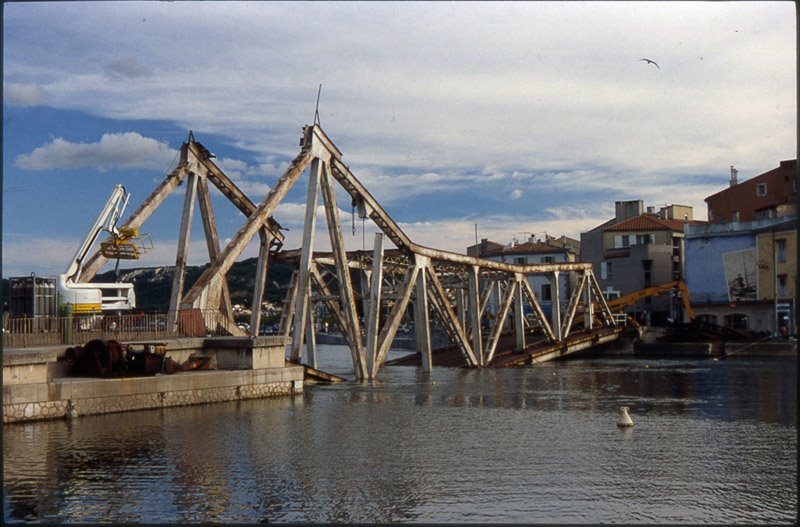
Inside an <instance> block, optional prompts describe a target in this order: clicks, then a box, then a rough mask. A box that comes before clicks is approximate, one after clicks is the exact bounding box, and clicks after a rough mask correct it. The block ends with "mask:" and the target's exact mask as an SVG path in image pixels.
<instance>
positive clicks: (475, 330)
mask: <svg viewBox="0 0 800 527" xmlns="http://www.w3.org/2000/svg"><path fill="white" fill-rule="evenodd" d="M468 271H469V274H468V277H467V297H468V298H467V306H468V312H469V320H470V323H469V326H470V329H471V336H472V351H473V353H475V357H476V358H477V359H478V361H479V365H480V366H484V365H485V363H486V361H485V357H484V356H483V336H482V335H481V313H482V309H481V305H480V304H481V300H480V290H479V283H478V273H479V272H480V269H479V268H478V267H477V266H474V265H473V266H470V268H469V270H468ZM487 298H488V295H487ZM484 307H485V306H484Z"/></svg>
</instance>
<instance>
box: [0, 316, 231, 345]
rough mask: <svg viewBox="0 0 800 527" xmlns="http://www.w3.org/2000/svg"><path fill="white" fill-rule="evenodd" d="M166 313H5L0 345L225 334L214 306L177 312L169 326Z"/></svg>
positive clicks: (221, 319) (222, 320) (59, 343)
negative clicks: (21, 315)
mask: <svg viewBox="0 0 800 527" xmlns="http://www.w3.org/2000/svg"><path fill="white" fill-rule="evenodd" d="M168 315H169V314H168V313H150V314H146V313H134V314H125V315H80V316H79V315H74V316H71V317H65V316H58V317H55V316H54V317H6V318H4V320H3V347H4V348H30V347H37V346H53V345H61V344H63V345H75V344H85V343H87V342H89V341H90V340H93V339H103V340H111V339H115V340H119V341H121V342H126V341H136V340H158V339H162V338H174V337H189V336H206V335H227V334H229V332H228V331H226V330H225V329H224V328H225V327H226V325H229V323H228V324H226V319H225V318H224V315H223V314H222V313H220V312H219V311H216V310H208V311H201V310H199V309H191V310H181V311H179V312H178V317H177V320H178V324H177V327H176V328H174V329H173V328H169V327H168V325H167V320H168V319H169V316H168Z"/></svg>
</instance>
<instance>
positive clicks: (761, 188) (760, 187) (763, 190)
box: [756, 183, 767, 197]
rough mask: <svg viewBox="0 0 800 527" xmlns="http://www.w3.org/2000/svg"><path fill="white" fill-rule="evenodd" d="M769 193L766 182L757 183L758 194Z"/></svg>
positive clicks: (764, 194)
mask: <svg viewBox="0 0 800 527" xmlns="http://www.w3.org/2000/svg"><path fill="white" fill-rule="evenodd" d="M766 195H767V184H766V183H759V184H758V185H756V196H762V197H763V196H766Z"/></svg>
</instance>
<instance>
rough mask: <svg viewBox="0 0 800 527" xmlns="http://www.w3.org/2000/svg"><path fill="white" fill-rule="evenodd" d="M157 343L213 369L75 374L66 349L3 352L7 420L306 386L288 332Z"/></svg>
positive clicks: (181, 403)
mask: <svg viewBox="0 0 800 527" xmlns="http://www.w3.org/2000/svg"><path fill="white" fill-rule="evenodd" d="M126 344H130V345H134V346H135V345H137V344H139V345H142V344H146V343H133V342H129V343H126ZM159 344H163V345H164V346H165V355H166V356H167V357H170V358H172V359H173V360H174V361H176V362H178V363H182V362H184V361H185V360H186V359H187V358H188V357H189V356H190V355H192V354H194V355H195V356H206V357H211V367H212V369H211V370H202V371H186V372H178V373H174V374H171V375H155V376H144V377H142V376H137V377H109V378H98V377H70V376H69V370H70V367H69V363H67V362H66V361H65V360H64V358H63V356H64V351H65V349H66V346H63V345H62V346H50V347H46V348H28V349H6V350H3V423H12V422H18V421H32V420H39V419H60V418H65V417H67V416H72V417H75V416H82V415H93V414H104V413H111V412H124V411H130V410H141V409H147V408H166V407H170V406H184V405H190V404H201V403H209V402H220V401H235V400H242V399H256V398H261V397H272V396H278V395H292V394H296V393H302V391H303V367H302V366H295V365H287V364H286V362H285V359H284V356H285V348H286V340H285V339H284V338H283V337H217V338H214V337H211V338H182V339H171V340H164V341H162V342H160V343H159Z"/></svg>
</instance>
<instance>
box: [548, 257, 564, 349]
mask: <svg viewBox="0 0 800 527" xmlns="http://www.w3.org/2000/svg"><path fill="white" fill-rule="evenodd" d="M550 299H551V300H550V307H551V310H552V312H551V313H550V327H552V328H553V333H554V334H555V338H556V340H561V338H562V336H561V288H559V287H558V271H553V272H552V273H550Z"/></svg>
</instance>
